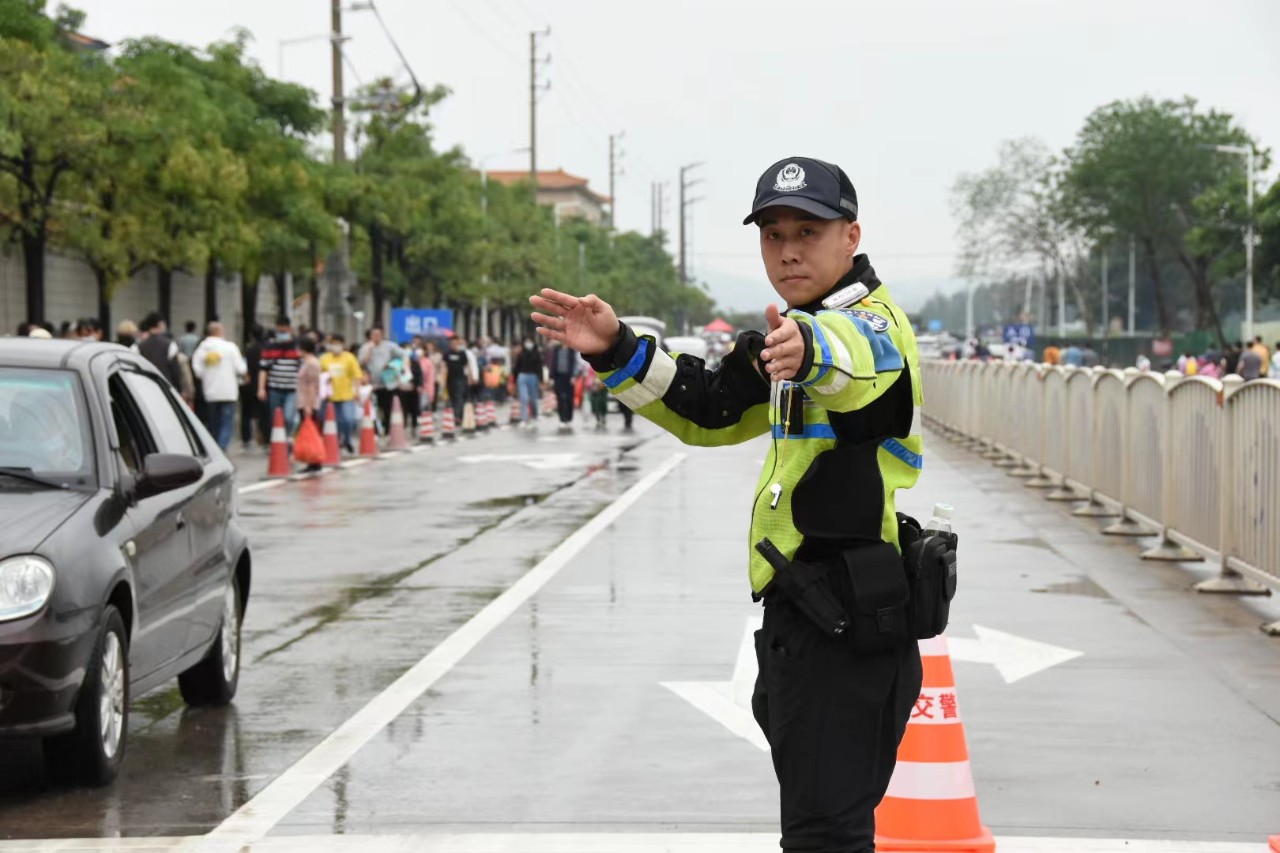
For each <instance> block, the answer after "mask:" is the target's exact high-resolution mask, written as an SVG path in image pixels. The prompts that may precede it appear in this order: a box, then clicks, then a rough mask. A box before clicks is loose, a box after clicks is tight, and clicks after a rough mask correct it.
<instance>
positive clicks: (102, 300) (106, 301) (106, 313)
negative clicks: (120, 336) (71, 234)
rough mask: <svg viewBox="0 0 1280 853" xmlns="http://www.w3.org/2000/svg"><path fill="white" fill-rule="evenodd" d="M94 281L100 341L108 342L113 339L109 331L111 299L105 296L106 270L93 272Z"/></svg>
mask: <svg viewBox="0 0 1280 853" xmlns="http://www.w3.org/2000/svg"><path fill="white" fill-rule="evenodd" d="M93 278H94V281H96V282H97V284H98V323H99V325H101V326H102V339H103V340H104V341H109V340H111V338H112V337H113V335H112V330H111V297H110V296H109V295H108V294H107V272H106V270H101V269H98V268H97V267H95V268H94V270H93Z"/></svg>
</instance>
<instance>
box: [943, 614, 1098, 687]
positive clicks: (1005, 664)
mask: <svg viewBox="0 0 1280 853" xmlns="http://www.w3.org/2000/svg"><path fill="white" fill-rule="evenodd" d="M973 632H974V633H975V634H977V635H978V639H976V640H969V639H965V638H964V637H947V647H948V648H949V649H950V650H951V658H952V660H962V661H967V662H969V663H990V664H995V667H996V669H997V670H999V672H1000V674H1001V675H1002V676H1004V680H1005V682H1007V683H1009V684H1012V683H1013V682H1015V681H1018V680H1019V679H1023V678H1026V677H1027V676H1028V675H1035V674H1036V673H1037V672H1040V671H1041V670H1045V669H1048V668H1049V667H1051V666H1057V665H1058V664H1060V663H1066V662H1067V661H1069V660H1072V659H1073V658H1078V657H1080V656H1081V655H1083V654H1084V652H1077V651H1075V650H1073V649H1064V648H1062V647H1061V646H1051V645H1049V644H1048V643H1041V642H1038V641H1036V640H1028V639H1027V638H1026V637H1016V636H1014V635H1013V634H1006V633H1005V632H1004V631H997V630H995V629H994V628H984V627H983V626H981V625H974V626H973Z"/></svg>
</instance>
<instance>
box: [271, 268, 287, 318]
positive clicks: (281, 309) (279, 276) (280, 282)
mask: <svg viewBox="0 0 1280 853" xmlns="http://www.w3.org/2000/svg"><path fill="white" fill-rule="evenodd" d="M284 275H285V274H284V271H283V270H282V271H280V272H278V273H276V274H275V275H273V276H272V277H271V280H272V281H273V282H274V283H275V286H276V319H277V320H278V319H280V318H281V317H290V318H292V312H291V311H290V310H289V309H290V308H291V307H292V306H291V305H289V288H287V287H286V286H285V285H286V284H287V282H286V281H285V280H284Z"/></svg>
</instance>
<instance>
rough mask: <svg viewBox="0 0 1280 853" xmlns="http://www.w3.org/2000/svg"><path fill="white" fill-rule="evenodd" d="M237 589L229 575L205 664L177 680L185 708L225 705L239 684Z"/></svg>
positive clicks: (235, 581) (238, 591)
mask: <svg viewBox="0 0 1280 853" xmlns="http://www.w3.org/2000/svg"><path fill="white" fill-rule="evenodd" d="M242 612H243V608H241V606H240V585H239V582H238V581H237V580H236V578H235V576H234V575H232V577H231V582H230V583H228V584H227V590H226V592H225V593H224V594H223V598H222V625H221V627H219V629H218V635H217V637H215V638H214V641H213V645H212V646H211V647H210V648H209V654H207V655H205V658H204V660H202V661H200V663H198V664H196V665H195V666H193V667H191V669H189V670H187V671H186V672H184V673H182V674H181V675H179V676H178V688H179V689H180V690H181V691H182V698H183V700H184V701H185V702H186V703H187V704H188V705H226V704H227V703H228V702H230V701H231V700H232V699H234V698H235V695H236V686H237V685H238V684H239V683H240V616H241V613H242Z"/></svg>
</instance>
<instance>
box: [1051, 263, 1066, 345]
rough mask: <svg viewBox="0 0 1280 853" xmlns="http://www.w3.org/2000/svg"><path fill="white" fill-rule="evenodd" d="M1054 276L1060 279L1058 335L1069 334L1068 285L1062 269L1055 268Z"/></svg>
mask: <svg viewBox="0 0 1280 853" xmlns="http://www.w3.org/2000/svg"><path fill="white" fill-rule="evenodd" d="M1053 277H1054V278H1055V279H1057V280H1058V337H1060V338H1065V337H1066V336H1067V285H1066V282H1065V281H1063V280H1062V279H1063V276H1062V270H1054V271H1053Z"/></svg>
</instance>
